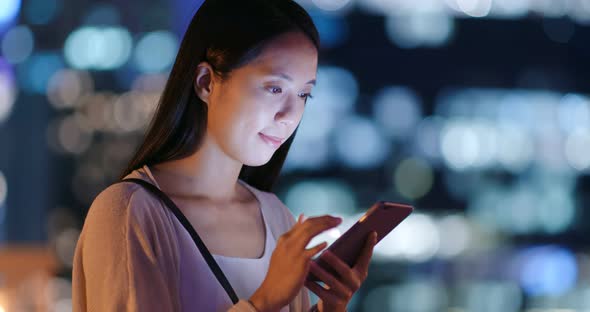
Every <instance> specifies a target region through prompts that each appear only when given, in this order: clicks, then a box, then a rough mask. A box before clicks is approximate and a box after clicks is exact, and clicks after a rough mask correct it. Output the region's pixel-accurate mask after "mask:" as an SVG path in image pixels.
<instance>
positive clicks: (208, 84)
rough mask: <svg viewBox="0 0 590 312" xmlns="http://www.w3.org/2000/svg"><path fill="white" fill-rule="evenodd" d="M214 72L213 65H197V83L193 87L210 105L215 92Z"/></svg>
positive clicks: (204, 63) (205, 63)
mask: <svg viewBox="0 0 590 312" xmlns="http://www.w3.org/2000/svg"><path fill="white" fill-rule="evenodd" d="M213 84H214V72H213V68H212V67H211V65H210V64H209V63H207V62H201V63H199V65H197V70H196V74H195V81H194V82H193V87H194V89H195V93H196V94H197V96H198V97H199V98H200V99H201V100H202V101H203V102H205V103H207V104H209V99H210V97H211V93H212V91H213Z"/></svg>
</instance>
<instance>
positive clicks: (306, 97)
mask: <svg viewBox="0 0 590 312" xmlns="http://www.w3.org/2000/svg"><path fill="white" fill-rule="evenodd" d="M299 96H300V97H301V98H302V99H305V100H308V99H313V95H311V93H301V94H300V95H299Z"/></svg>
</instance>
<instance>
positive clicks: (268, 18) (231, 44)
mask: <svg viewBox="0 0 590 312" xmlns="http://www.w3.org/2000/svg"><path fill="white" fill-rule="evenodd" d="M291 31H300V32H302V33H303V34H305V35H306V36H307V37H308V38H309V39H310V40H311V41H312V42H313V44H314V45H315V47H316V49H318V50H319V35H318V31H317V29H316V27H315V25H314V24H313V21H312V19H311V17H310V16H309V15H308V14H307V12H306V11H305V10H304V9H303V8H302V7H301V6H299V5H298V4H297V3H295V2H294V1H293V0H206V1H205V2H204V3H203V4H202V5H201V7H200V8H199V9H198V11H197V12H196V13H195V15H194V16H193V18H192V20H191V22H190V24H189V26H188V29H187V31H186V33H185V34H184V37H183V39H182V42H181V44H180V48H179V51H178V55H177V56H176V60H175V62H174V66H173V67H172V71H171V72H170V77H169V78H168V81H167V83H166V86H165V88H164V91H163V93H162V96H161V98H160V101H159V103H158V108H157V109H156V113H155V115H154V117H153V118H152V120H151V122H150V125H149V127H148V130H147V132H146V134H145V136H144V138H143V141H142V142H141V144H140V145H139V148H138V149H137V151H136V152H135V155H134V156H133V157H132V158H131V161H130V162H129V164H128V165H127V167H126V169H125V170H124V172H123V174H122V175H121V177H120V179H122V178H124V177H125V176H126V175H128V174H129V173H131V171H133V170H135V169H138V168H140V167H142V166H143V165H153V164H157V163H160V162H163V161H169V160H175V159H181V158H184V157H188V156H189V155H191V154H192V153H194V152H196V151H197V150H198V148H199V146H200V144H201V142H202V139H203V137H204V134H205V131H206V128H207V105H206V104H205V103H204V102H203V101H202V100H201V99H200V98H199V97H198V96H197V95H196V93H195V91H194V88H193V83H194V80H195V73H196V69H197V65H198V64H199V63H200V62H202V61H206V62H208V63H209V64H210V65H211V67H212V68H213V69H214V71H215V72H216V74H218V75H220V76H221V77H222V78H223V77H224V76H227V74H229V73H230V72H231V71H232V70H233V69H236V68H239V67H240V66H243V65H245V64H247V63H248V62H250V61H252V60H253V59H255V58H256V57H257V56H258V55H259V54H260V52H261V51H262V50H263V48H264V46H265V44H267V43H268V42H269V41H270V40H272V39H274V38H275V37H277V36H279V35H281V34H284V33H286V32H291ZM296 133H297V130H295V132H294V133H293V135H292V136H291V137H290V138H289V139H288V140H287V141H286V142H285V143H283V145H282V146H281V147H280V148H279V149H278V150H277V151H275V153H274V155H273V156H272V158H271V159H270V160H269V161H268V163H266V164H265V165H262V166H259V167H250V166H247V165H244V166H243V167H242V170H241V171H240V175H239V178H240V179H242V180H244V181H245V182H246V183H248V184H250V185H252V186H254V187H256V188H258V189H260V190H263V191H271V190H272V187H273V185H274V183H275V181H276V180H277V178H278V176H279V173H280V171H281V168H282V167H283V163H284V161H285V158H286V157H287V153H288V152H289V148H290V146H291V143H292V142H293V139H294V138H295V134H296Z"/></svg>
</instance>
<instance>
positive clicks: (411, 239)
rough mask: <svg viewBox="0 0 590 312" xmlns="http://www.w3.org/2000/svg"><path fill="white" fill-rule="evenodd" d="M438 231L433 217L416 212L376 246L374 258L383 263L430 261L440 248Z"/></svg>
mask: <svg viewBox="0 0 590 312" xmlns="http://www.w3.org/2000/svg"><path fill="white" fill-rule="evenodd" d="M438 230H439V229H438V227H437V226H436V223H435V222H434V220H433V218H432V217H430V216H428V215H424V214H421V213H416V212H414V213H412V214H411V215H410V216H409V217H408V218H406V220H404V222H402V223H401V224H400V225H398V226H397V227H396V228H395V229H393V231H391V233H390V234H389V235H387V236H385V237H384V238H383V239H382V240H381V241H380V242H379V244H377V246H375V249H374V257H375V259H378V260H382V261H384V260H391V259H403V260H407V261H412V262H424V261H427V260H430V259H432V258H433V257H434V256H435V255H436V253H437V252H438V249H439V247H440V240H441V237H440V233H439V231H438Z"/></svg>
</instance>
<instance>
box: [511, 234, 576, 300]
mask: <svg viewBox="0 0 590 312" xmlns="http://www.w3.org/2000/svg"><path fill="white" fill-rule="evenodd" d="M518 261H519V264H520V266H521V275H520V282H521V284H522V287H523V289H524V291H525V292H527V293H528V294H529V295H532V296H541V295H560V294H563V293H565V292H566V291H568V290H570V289H571V288H572V287H574V286H575V284H576V281H577V275H578V267H577V264H576V259H575V257H574V255H573V254H572V253H571V251H569V250H567V249H565V248H562V247H559V246H540V247H532V248H529V249H525V250H523V251H522V252H520V254H519V259H518Z"/></svg>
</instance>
